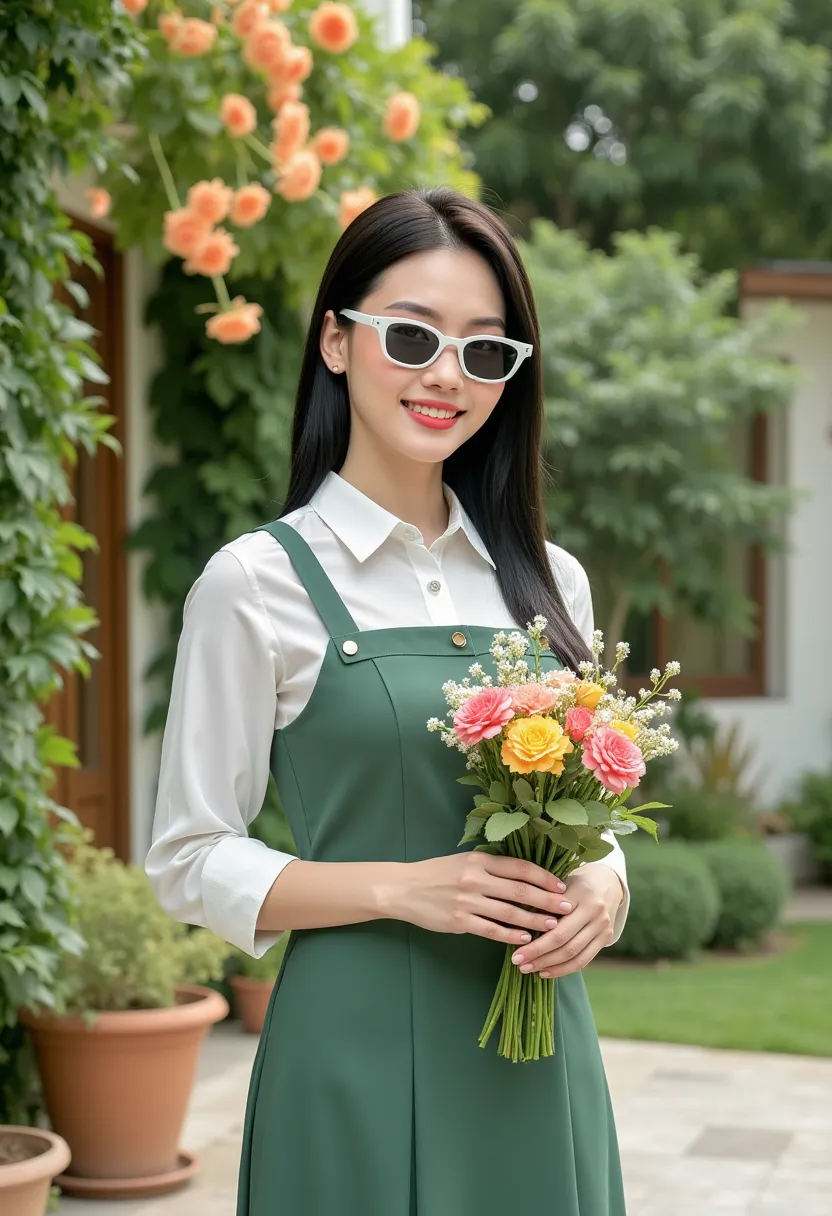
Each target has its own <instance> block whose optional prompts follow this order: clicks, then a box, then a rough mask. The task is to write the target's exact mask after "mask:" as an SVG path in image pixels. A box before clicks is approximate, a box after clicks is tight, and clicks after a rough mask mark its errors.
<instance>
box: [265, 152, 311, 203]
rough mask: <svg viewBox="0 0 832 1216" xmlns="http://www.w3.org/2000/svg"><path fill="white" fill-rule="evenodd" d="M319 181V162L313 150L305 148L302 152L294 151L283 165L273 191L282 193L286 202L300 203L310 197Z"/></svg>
mask: <svg viewBox="0 0 832 1216" xmlns="http://www.w3.org/2000/svg"><path fill="white" fill-rule="evenodd" d="M320 181H321V162H320V161H319V160H318V158H317V156H316V155H315V153H314V152H310V151H309V149H308V148H305V149H304V150H303V151H302V152H296V153H295V155H294V156H293V157H292V159H291V160H290V161H289V162H288V163H287V164H286V165H284V167H283V170H282V172H281V174H280V180H279V181H278V183H277V185H276V186H275V191H276V192H277V193H278V194H280V195H282V197H283V198H285V199H286V201H287V203H302V202H303V201H304V200H305V199H307V198H311V197H312V195H313V194H314V193H315V191H316V190H317V189H318V186H319V184H320Z"/></svg>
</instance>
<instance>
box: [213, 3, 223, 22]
mask: <svg viewBox="0 0 832 1216" xmlns="http://www.w3.org/2000/svg"><path fill="white" fill-rule="evenodd" d="M211 20H212V21H213V23H214V25H225V13H224V12H223V11H222V9H221V8H219V7H216V8H212V9H211Z"/></svg>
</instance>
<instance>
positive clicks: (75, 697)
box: [47, 221, 130, 859]
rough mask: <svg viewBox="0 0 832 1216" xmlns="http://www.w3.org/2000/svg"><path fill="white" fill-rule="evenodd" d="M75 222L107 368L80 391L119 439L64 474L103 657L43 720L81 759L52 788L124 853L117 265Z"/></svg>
mask: <svg viewBox="0 0 832 1216" xmlns="http://www.w3.org/2000/svg"><path fill="white" fill-rule="evenodd" d="M73 222H74V223H76V226H77V227H79V228H81V229H83V230H84V231H86V232H87V233H88V235H89V236H90V237H91V238H92V239H93V241H94V242H95V252H96V257H97V258H98V261H99V262H100V264H101V266H102V268H103V276H101V277H99V276H97V275H95V274H94V273H93V272H92V271H90V270H88V269H87V268H83V269H82V268H76V270H75V273H74V277H75V278H76V279H77V280H78V281H79V282H81V283H82V284H83V286H84V287H85V288H86V290H87V292H88V294H89V307H88V308H86V309H81V308H79V307H78V306H77V305H74V304H73V307H74V308H75V311H76V312H77V313H78V315H79V316H80V317H81V318H82V319H83V320H85V321H89V323H90V324H91V325H92V326H94V328H95V329H96V330H97V331H98V334H97V337H96V338H95V339H94V345H95V347H96V350H97V351H98V354H99V355H100V356H101V360H102V365H103V368H104V370H105V371H106V373H107V375H108V376H109V377H110V383H109V384H108V385H89V386H87V391H88V392H89V393H90V394H96V395H99V396H101V397H103V398H104V399H105V403H104V404H103V405H102V407H101V408H102V410H103V411H104V412H105V413H108V414H113V415H115V418H116V421H115V423H114V424H113V426H112V428H111V434H113V435H115V437H116V438H117V439H118V440H119V443H120V444H121V445H122V454H121V455H116V453H115V452H113V451H111V450H110V449H109V448H106V447H99V449H98V451H97V453H96V455H95V456H93V457H90V456H88V455H87V453H86V452H85V451H84V450H83V449H80V451H79V458H78V463H77V465H76V467H75V468H74V469H72V470H71V471H70V474H69V476H70V484H71V488H72V493H73V498H74V505H73V506H72V507H71V508H69V509H67V510H66V511H65V512H64V514H65V515H66V517H67V518H70V519H74V520H76V521H77V522H78V523H80V524H81V526H82V527H84V528H86V529H87V531H89V532H91V533H92V534H93V536H95V537H96V539H97V541H98V550H97V552H96V551H89V552H86V553H84V554H83V562H84V573H83V583H82V587H83V597H84V601H85V603H87V604H89V605H90V606H91V607H92V608H93V609H94V610H95V612H96V615H97V616H98V619H99V624H98V626H97V627H96V628H95V629H94V630H92V631H91V632H90V633H89V634H87V635H86V636H87V637H88V638H89V640H90V641H91V642H92V643H93V645H94V646H95V647H96V648H97V649H98V650H99V651H100V654H101V657H100V658H99V659H97V660H94V661H93V663H92V672H91V674H90V676H89V677H88V678H86V679H85V678H84V677H82V676H80V675H77V674H75V673H69V674H66V673H64V687H63V689H62V690H61V691H60V692H59V693H58V694H57V695H56V696H55V697H54V699H53V702H52V704H51V705H50V707H49V711H48V714H47V717H48V719H49V721H50V722H52V723H53V724H54V725H55V727H56V728H57V730H58V731H59V732H60V733H61V734H62V735H65V736H66V737H67V738H69V739H72V740H73V741H74V742H75V744H76V746H77V748H78V758H79V761H80V767H79V768H77V769H66V768H62V769H58V770H57V773H56V778H57V779H56V784H55V787H54V788H53V789H52V791H51V793H52V796H53V797H54V798H55V800H56V801H57V802H59V803H61V804H62V805H63V806H67V807H69V808H70V809H71V810H73V811H74V812H75V813H76V815H77V816H78V818H79V819H80V820H81V822H82V823H83V824H84V825H85V826H87V827H89V828H91V829H92V831H93V832H94V835H95V843H96V844H98V845H100V846H104V845H108V846H110V847H111V848H113V849H114V850H115V851H116V853H117V854H118V856H120V857H122V858H125V859H126V858H127V857H128V854H129V850H130V816H129V804H128V796H129V775H128V664H127V604H126V560H125V474H124V470H125V460H126V450H125V443H124V393H123V384H124V357H123V349H124V343H123V329H122V326H123V316H124V309H123V301H122V267H121V257H120V255H119V254H118V253H116V252H115V250H114V249H113V246H112V241H111V239H110V237H109V236H108V234H107V233H104V232H101V231H99V230H97V229H93V228H90V227H88V226H87V225H86V224H84V223H82V222H81V221H73Z"/></svg>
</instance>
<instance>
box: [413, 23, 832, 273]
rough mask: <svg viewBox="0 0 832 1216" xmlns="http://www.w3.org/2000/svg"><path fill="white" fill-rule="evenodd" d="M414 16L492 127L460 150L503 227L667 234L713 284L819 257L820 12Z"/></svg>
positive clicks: (825, 91) (823, 100) (822, 226)
mask: <svg viewBox="0 0 832 1216" xmlns="http://www.w3.org/2000/svg"><path fill="white" fill-rule="evenodd" d="M420 12H421V15H422V17H423V18H424V23H425V25H426V28H427V36H428V37H429V38H430V39H432V40H433V41H435V42H437V43H438V47H439V50H438V55H437V60H438V62H440V63H442V64H444V65H446V66H447V67H448V69H449V70H451V71H453V72H456V73H461V75H462V76H463V77H464V78H465V79H466V80H467V81H468V82H469V84H470V85H471V87H472V89H473V90H474V93H475V95H476V96H477V98H478V99H479V100H480V101H482V102H485V103H486V104H487V105H488V106H489V107H490V109H491V111H492V113H493V119H492V121H491V122H489V123H488V125H487V126H485V127H483V128H482V129H481V130H480V131H472V132H470V133H468V134H467V136H466V138H467V141H468V143H469V145H470V147H471V148H472V150H473V152H474V154H475V157H476V163H477V168H478V171H479V172H480V174H481V176H482V178H483V180H484V182H485V184H486V186H487V187H488V188H489V190H491V191H494V193H495V194H496V195H497V197H499V198H500V199H501V200H502V201H503V203H504V205H505V207H506V209H507V210H508V211H509V212H510V214H511V215H513V216H516V217H517V218H518V219H520V220H527V219H529V218H530V217H531V216H535V215H541V216H546V217H549V218H552V219H555V220H556V221H557V222H558V223H559V224H560V225H561V226H562V227H577V228H578V229H579V230H580V231H581V233H582V234H583V235H584V236H585V237H586V238H587V239H588V241H589V242H590V244H591V245H592V246H593V247H595V248H607V249H609V248H610V242H611V234H612V233H613V232H615V231H621V230H623V229H627V228H641V229H646V228H648V227H650V226H651V225H659V226H661V227H666V228H674V229H676V230H677V231H679V232H681V233H682V234H683V237H684V239H685V242H686V244H687V246H688V247H689V248H691V249H694V250H696V251H697V252H699V253H700V254H702V255H703V258H704V260H705V263H706V265H708V266H710V267H712V268H724V267H729V266H739V265H743V264H747V263H749V262H752V261H754V260H756V259H759V258H763V257H821V258H824V257H825V258H828V257H829V256H830V252H831V251H832V226H830V221H829V208H828V196H829V186H830V181H831V180H832V141H830V138H829V131H830V115H831V114H832V88H831V87H830V62H832V57H831V56H830V48H831V47H832V11H830V8H829V6H828V5H826V4H817V3H815V4H812V5H810V4H807V3H806V2H805V0H803V2H802V3H800V4H783V3H744V4H737V3H735V2H734V0H712V2H711V3H708V4H703V3H702V0H653V2H649V3H645V0H582V2H581V3H577V2H576V0H545V2H542V0H490V2H489V4H487V5H482V4H481V3H480V2H479V0H453V3H449V2H448V0H420ZM529 86H531V87H529ZM524 97H526V98H527V100H523V98H524ZM588 107H594V109H589V110H588ZM572 124H575V127H576V130H575V131H574V134H575V135H577V136H579V137H583V138H582V140H581V143H580V145H579V146H578V147H576V148H575V150H573V149H572V148H570V147H569V145H568V144H567V140H566V133H567V130H568V129H569V128H570V126H571V125H572Z"/></svg>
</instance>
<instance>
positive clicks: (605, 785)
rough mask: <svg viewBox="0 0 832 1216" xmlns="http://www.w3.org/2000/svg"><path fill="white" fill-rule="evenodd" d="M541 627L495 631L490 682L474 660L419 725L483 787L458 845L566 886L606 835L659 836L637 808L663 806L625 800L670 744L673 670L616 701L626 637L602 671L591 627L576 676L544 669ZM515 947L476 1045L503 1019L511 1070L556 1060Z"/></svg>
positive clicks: (540, 986) (540, 999)
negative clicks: (532, 868) (523, 863)
mask: <svg viewBox="0 0 832 1216" xmlns="http://www.w3.org/2000/svg"><path fill="white" fill-rule="evenodd" d="M545 629H546V620H545V618H544V617H542V616H537V617H535V619H534V622H533V623H532V624H531V625H529V626H528V630H527V633H525V634H524V633H521V632H519V631H517V632H513V633H504V632H501V633H497V634H496V635H495V637H494V641H493V643H492V646H491V656H492V658H493V660H494V667H495V670H496V673H497V678H496V681H495V679H494V678H493V677H492V676H489V675H487V674H486V672H485V671H484V669H483V667H482V666H481V664H479V663H475V664H474V665H473V666H472V667H471V668H470V669H469V672H470V675H469V676H468V677H466V679H464V680H463V681H462V683H461V684H457V683H455V682H454V681H449V682H448V683H446V684H445V685H444V686H443V689H442V691H443V693H444V695H445V700H446V702H447V704H448V705H449V707H450V708H449V711H448V714H447V716H446V717H447V720H446V721H444V722H443V721H442V720H441V719H439V718H431V719H430V721H429V722H428V730H430V731H436V732H438V733H439V734H440V735H441V737H442V739H443V741H444V742H445V743H446V744H447V745H448V746H449V747H453V748H457V749H458V750H459V751H461V752H463V753H464V754H465V755H466V757H467V761H468V764H467V767H468V769H469V770H470V771H469V772H468V773H466V775H465V776H463V777H460V778H459V780H460V781H461V782H462V783H463V784H465V785H472V786H476V787H478V788H479V789H480V790H481V791H482V793H480V794H478V795H476V796H475V797H474V808H473V810H472V811H470V813H469V814H468V818H467V821H466V824H465V834H464V836H463V837H462V840H461V841H460V844H469V843H471V842H473V841H476V840H478V839H479V838H480V837H484V838H485V841H484V843H482V844H479V845H477V846H476V847H477V848H478V849H482V850H485V851H487V852H490V853H497V854H502V855H504V856H509V857H522V858H525V859H526V860H528V861H533V862H535V863H536V864H537V865H539V866H543V867H544V868H545V869H546V870H548V871H549V872H550V873H552V874H555V875H557V876H558V877H559V878H561V879H565V878H566V876H567V875H568V874H570V873H571V872H572V871H573V870H574V869H576V868H577V867H578V866H580V865H582V864H583V863H584V862H589V861H597V860H598V859H599V858H601V857H604V856H605V855H606V854H607V853H609V852H611V850H612V848H613V845H612V844H611V843H610V840H609V838H608V837H609V834H610V833H615V834H617V835H624V834H626V833H628V832H635V831H636V830H637V829H638V828H642V829H644V830H645V831H647V832H649V833H650V835H651V836H653V837H654V838H657V829H656V824H655V822H654V821H653V820H652V819H649V818H647V817H646V816H644V815H643V814H642V812H643V811H648V810H652V809H656V808H662V807H664V806H666V804H665V803H662V802H647V803H644V804H643V805H642V806H638V807H633V808H628V807H627V806H626V803H627V801H628V799H629V797H630V795H631V793H632V791H633V790H634V789H635V788H636V786H637V785H638V784H639V781H640V780H641V778H642V777H643V775H644V773H645V771H646V765H647V763H648V761H649V760H651V759H652V758H653V757H655V756H664V755H668V754H670V753H671V752H674V751H675V750H676V748H677V746H678V744H677V743H676V741H675V740H674V739H673V738H671V736H670V726H669V724H668V723H666V722H663V723H660V724H659V725H651V723H653V721H654V719H655V718H657V717H660V716H662V715H663V714H664V713H666V712H667V708H668V705H667V702H668V701H678V700H679V698H680V696H681V694H680V692H679V690H678V689H675V688H667V684H668V681H669V680H670V679H671V677H673V676H676V675H678V673H679V670H680V669H679V664H678V663H675V662H673V663H668V664H667V666H666V667H665V670H664V672H663V673H662V672H660V671H659V670H658V668H654V670H653V671H652V672H651V675H650V681H651V687H650V688H642V689H640V690H639V695H638V697H634V696H626V695H623V694H622V693H621V692H619V691H617V690H616V685H617V682H618V679H617V676H616V672H617V670H618V668H619V666H620V665H621V663H622V662H623V661H624V659H625V658H626V657H627V655H628V654H629V646H628V645H627V643H626V642H619V643H618V645H617V646H616V651H615V664H614V666H613V667H612V669H611V670H609V671H605V670H604V669H603V666H602V661H601V655H602V654H603V651H604V642H603V636H602V633H601V631H600V630H596V631H595V633H594V635H593V639H592V660H591V661H590V660H587V661H586V662H583V663H581V664H580V665H579V668H578V672H577V673H576V672H573V671H569V670H568V669H561V670H546V671H543V670H542V663H541V657H542V655H543V652H544V650H545V649H547V643H546V641H545V638H544V631H545ZM529 652H531V662H530V661H529ZM651 702H652V704H651ZM605 834H606V836H607V839H605V838H604V837H605ZM514 949H515V948H514V947H513V946H509V947H508V948H507V950H506V956H505V959H504V962H503V968H502V972H501V974H500V980H499V983H498V985H497V989H496V992H495V994H494V1000H493V1001H492V1003H491V1008H490V1010H489V1011H488V1016H487V1017H486V1020H485V1025H484V1026H483V1029H482V1033H481V1035H480V1040H479V1042H480V1046H481V1047H485V1046H486V1044H487V1043H488V1040H489V1039H490V1037H491V1034H492V1032H493V1031H494V1028H495V1027H496V1025H497V1022H498V1021H499V1020H500V1018H502V1027H501V1034H500V1042H499V1047H498V1051H499V1054H500V1055H501V1056H505V1057H506V1058H507V1059H510V1060H512V1061H514V1062H515V1063H516V1062H518V1061H520V1060H537V1059H540V1058H541V1057H544V1056H551V1055H553V1054H554V988H555V982H556V981H555V980H554V979H546V980H544V979H542V978H541V976H540V975H539V974H536V973H531V974H522V973H521V972H520V971H519V970H518V968H517V967H515V966H514V964H513V963H512V961H511V956H512V954H513V953H514Z"/></svg>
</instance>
